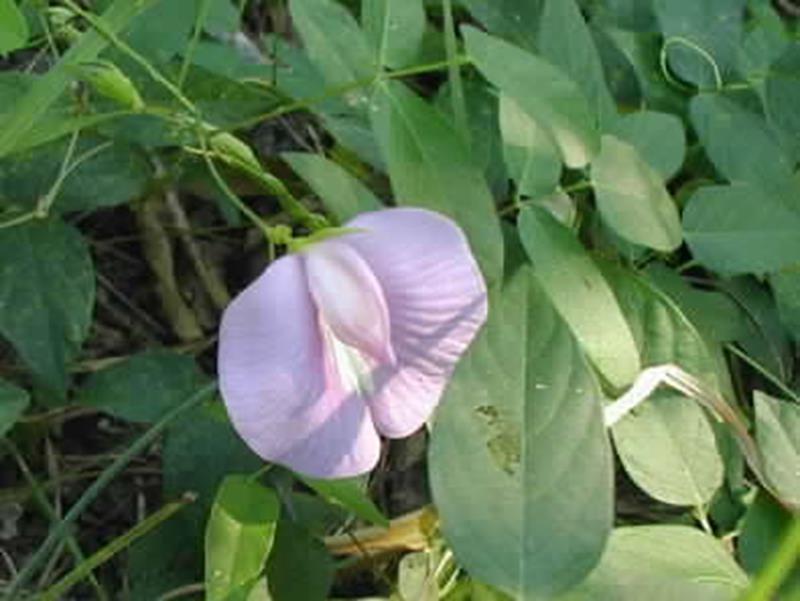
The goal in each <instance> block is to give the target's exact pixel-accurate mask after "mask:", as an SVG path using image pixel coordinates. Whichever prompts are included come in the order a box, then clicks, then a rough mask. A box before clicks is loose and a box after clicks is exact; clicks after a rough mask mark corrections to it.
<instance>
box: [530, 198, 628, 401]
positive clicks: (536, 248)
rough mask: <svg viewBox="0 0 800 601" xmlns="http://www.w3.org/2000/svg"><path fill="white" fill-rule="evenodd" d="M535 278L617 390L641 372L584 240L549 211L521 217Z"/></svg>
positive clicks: (622, 321)
mask: <svg viewBox="0 0 800 601" xmlns="http://www.w3.org/2000/svg"><path fill="white" fill-rule="evenodd" d="M519 233H520V238H521V239H522V244H523V246H524V247H525V251H526V252H527V254H528V257H529V258H530V260H531V262H532V263H533V266H534V273H535V275H536V279H537V280H538V281H539V282H540V283H541V285H542V287H543V288H544V291H545V292H546V293H547V295H548V297H550V300H551V301H552V302H553V305H554V306H555V308H556V310H557V311H558V312H559V313H560V314H561V317H562V318H563V319H564V321H566V323H567V325H568V326H569V327H570V329H571V330H572V332H573V334H574V335H575V338H577V339H578V342H579V343H580V344H581V346H582V347H583V350H584V351H585V352H586V354H587V355H588V357H589V359H590V360H591V361H592V363H594V365H595V366H596V367H597V369H598V370H600V372H601V373H602V374H603V375H604V376H605V377H606V378H607V379H608V381H609V382H611V384H612V385H614V386H616V387H618V388H619V387H623V386H626V385H627V384H630V383H631V382H632V381H633V380H634V378H635V377H636V376H637V374H638V373H639V370H640V368H641V364H640V362H639V351H638V350H637V348H636V343H635V341H634V338H633V335H632V333H631V330H630V328H629V327H628V323H627V322H626V321H625V317H624V316H623V314H622V311H621V309H620V307H619V305H618V304H617V300H616V298H614V293H613V292H612V291H611V288H610V287H609V286H608V283H606V281H605V279H604V278H603V276H602V274H601V273H600V270H599V269H598V268H597V266H596V265H595V263H594V262H593V261H592V259H591V257H590V256H589V254H588V253H587V252H586V250H585V249H584V248H583V247H582V246H581V244H580V242H578V240H577V239H576V238H575V237H574V236H573V235H572V233H571V232H570V231H569V230H568V229H567V228H565V227H564V226H563V225H561V224H560V223H558V222H557V221H556V220H555V218H553V217H552V216H551V215H550V214H549V213H548V212H547V211H545V210H544V209H541V208H534V207H528V208H526V209H523V211H522V212H521V213H520V219H519Z"/></svg>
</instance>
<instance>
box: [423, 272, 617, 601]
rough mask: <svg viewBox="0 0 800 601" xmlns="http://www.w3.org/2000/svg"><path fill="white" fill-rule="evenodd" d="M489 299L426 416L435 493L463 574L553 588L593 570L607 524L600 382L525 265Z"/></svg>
mask: <svg viewBox="0 0 800 601" xmlns="http://www.w3.org/2000/svg"><path fill="white" fill-rule="evenodd" d="M564 269H565V271H566V270H567V269H568V268H566V267H565V268H564ZM490 305H491V306H492V311H491V312H490V314H489V320H488V322H487V323H486V325H485V326H484V328H483V330H482V331H481V334H480V336H479V338H478V340H477V341H476V342H475V343H474V344H473V345H472V347H471V348H470V350H469V351H468V353H467V356H466V357H464V359H462V360H461V362H460V363H459V364H458V366H457V368H456V371H455V374H454V376H453V379H452V381H451V382H450V385H449V387H448V389H447V392H446V393H445V398H444V400H443V403H442V405H441V406H440V408H439V410H438V412H437V415H436V419H435V421H434V425H433V432H432V437H431V448H430V455H429V467H430V481H431V488H432V492H433V498H434V501H435V503H436V506H437V508H438V510H439V514H440V517H441V521H442V529H443V533H444V536H445V539H446V540H447V542H448V543H449V544H450V545H451V546H452V548H453V551H454V552H455V554H456V556H457V557H458V558H459V561H460V563H461V564H462V565H463V566H464V568H465V569H466V570H467V571H469V573H470V574H471V575H473V576H475V577H476V578H479V579H481V580H483V581H485V582H487V583H488V584H491V585H493V586H496V587H498V588H501V589H503V590H504V591H506V592H508V593H509V594H511V595H512V596H513V597H514V598H517V599H533V598H537V599H538V598H543V599H551V598H553V596H554V595H555V594H556V593H558V592H560V591H563V590H565V589H566V588H568V587H570V586H572V585H574V584H576V583H577V582H579V581H581V580H582V579H583V578H584V577H585V575H586V574H587V572H588V571H589V570H591V569H592V567H593V566H594V565H595V564H596V562H597V561H598V559H599V557H600V554H601V552H602V549H603V547H604V545H605V540H606V537H607V536H608V533H609V531H610V528H611V524H612V513H613V511H612V502H613V483H612V480H613V478H612V463H611V456H610V453H609V446H608V440H607V435H606V432H605V428H604V426H603V422H602V415H601V412H600V406H599V404H598V399H599V398H600V397H599V395H600V391H599V389H598V385H597V382H596V380H595V378H594V376H593V374H592V370H591V369H590V368H589V366H588V365H587V363H586V361H585V359H584V357H583V354H582V352H581V350H580V348H579V347H578V345H577V343H576V342H575V340H574V339H573V337H572V335H571V334H570V331H569V328H568V327H567V325H566V324H565V323H564V322H563V321H562V320H561V319H560V317H559V316H558V314H557V313H556V311H555V309H554V307H553V305H552V304H551V303H550V301H549V300H548V298H547V296H546V295H545V294H544V293H543V292H542V290H541V289H540V288H539V287H538V286H537V285H536V283H535V278H534V277H533V275H532V273H531V270H530V268H529V267H525V266H523V267H521V268H519V269H518V270H517V271H516V272H515V273H514V275H513V276H511V278H510V280H508V281H506V282H505V284H504V286H503V287H502V288H496V289H494V291H493V293H492V298H491V299H490ZM465 466H468V469H465Z"/></svg>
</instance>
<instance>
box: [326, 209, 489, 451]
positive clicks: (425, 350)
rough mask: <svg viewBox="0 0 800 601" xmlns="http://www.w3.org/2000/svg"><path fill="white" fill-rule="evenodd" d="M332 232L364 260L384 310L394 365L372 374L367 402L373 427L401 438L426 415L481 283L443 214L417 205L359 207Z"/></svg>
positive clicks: (483, 301) (467, 330)
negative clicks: (341, 230)
mask: <svg viewBox="0 0 800 601" xmlns="http://www.w3.org/2000/svg"><path fill="white" fill-rule="evenodd" d="M347 227H353V228H358V229H362V230H364V232H358V233H354V234H349V235H347V236H344V237H342V238H339V239H338V240H340V241H341V242H342V243H346V244H348V245H350V246H351V247H352V248H354V249H355V250H356V251H357V252H358V253H359V255H360V256H361V257H362V258H363V259H364V260H365V261H366V262H367V264H368V265H369V267H370V268H371V270H372V272H373V273H374V274H375V277H376V278H377V279H378V282H379V283H380V286H381V288H382V289H383V293H384V297H385V299H386V304H387V306H388V309H389V317H390V326H391V341H392V347H393V349H394V352H395V355H396V358H397V364H396V365H395V366H382V367H380V368H379V369H378V370H377V373H376V375H375V382H376V392H375V393H374V394H373V395H372V396H371V397H370V398H369V399H368V400H367V402H368V404H369V407H370V411H371V413H372V418H373V421H374V422H375V426H376V427H377V429H378V431H379V432H381V433H382V434H384V435H386V436H388V437H391V438H400V437H403V436H407V435H409V434H411V433H412V432H414V431H415V430H416V429H418V428H419V427H420V426H421V425H422V424H423V423H424V422H425V421H426V420H427V419H428V417H429V416H430V414H431V412H432V411H433V409H434V408H435V407H436V405H437V403H438V402H439V399H440V398H441V396H442V393H443V392H444V389H445V387H446V386H447V382H448V381H449V379H450V376H451V375H452V372H453V369H454V368H455V364H456V362H457V361H458V359H459V357H460V356H461V355H462V354H463V353H464V351H465V350H466V349H467V347H468V346H469V344H470V343H471V342H472V339H473V338H474V337H475V335H476V334H477V332H478V330H479V329H480V327H481V325H483V322H484V321H485V320H486V314H487V298H486V285H485V283H484V281H483V277H482V275H481V273H480V271H479V269H478V266H477V264H476V262H475V259H474V257H473V256H472V253H471V251H470V249H469V246H468V244H467V241H466V238H465V237H464V234H463V233H462V232H461V230H460V229H459V228H458V226H456V225H455V223H453V222H452V221H451V220H450V219H448V218H446V217H444V216H442V215H439V214H438V213H434V212H431V211H426V210H422V209H410V208H398V209H390V210H384V211H376V212H372V213H364V214H362V215H360V216H358V217H356V218H355V219H354V220H352V221H351V222H349V223H348V224H347Z"/></svg>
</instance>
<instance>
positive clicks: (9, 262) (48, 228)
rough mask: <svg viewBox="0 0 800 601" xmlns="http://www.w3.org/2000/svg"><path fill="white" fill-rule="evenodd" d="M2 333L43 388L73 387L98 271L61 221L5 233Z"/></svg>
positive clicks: (0, 235)
mask: <svg viewBox="0 0 800 601" xmlns="http://www.w3.org/2000/svg"><path fill="white" fill-rule="evenodd" d="M0 257H3V263H4V265H3V269H0V333H2V334H3V336H5V337H6V338H7V339H8V340H9V342H11V344H13V345H14V348H15V349H16V350H17V352H18V353H19V355H20V357H21V358H22V360H23V361H24V362H25V363H27V364H28V367H29V368H30V369H31V371H32V372H33V373H34V374H35V375H36V376H37V378H38V379H39V380H40V381H41V383H42V384H43V385H45V386H46V387H48V388H49V389H50V390H52V391H53V393H54V394H56V395H57V396H63V394H64V393H65V392H66V388H67V381H68V376H67V365H68V363H69V361H70V360H71V359H72V358H73V357H74V356H75V354H76V353H77V351H78V349H79V348H80V345H81V343H82V342H83V339H84V338H85V337H86V335H87V334H88V332H89V325H90V323H91V317H92V308H93V306H94V290H95V288H94V286H95V284H94V268H93V266H92V259H91V256H90V255H89V250H88V248H87V247H86V243H85V242H84V240H83V238H82V237H81V235H80V234H79V233H78V232H77V231H76V230H74V229H73V228H72V227H70V226H68V225H66V224H65V223H63V222H62V221H60V220H59V219H48V220H46V221H36V222H29V223H26V224H24V225H20V226H17V227H11V228H5V229H0Z"/></svg>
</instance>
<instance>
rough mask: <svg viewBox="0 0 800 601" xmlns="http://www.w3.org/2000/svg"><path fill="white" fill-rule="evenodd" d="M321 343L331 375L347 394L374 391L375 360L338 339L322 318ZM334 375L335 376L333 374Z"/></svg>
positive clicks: (363, 394) (370, 392)
mask: <svg viewBox="0 0 800 601" xmlns="http://www.w3.org/2000/svg"><path fill="white" fill-rule="evenodd" d="M320 322H321V323H320V329H321V330H322V339H323V344H324V345H325V349H326V354H327V356H328V359H329V361H330V368H331V371H330V372H329V373H330V374H331V375H333V374H338V379H339V381H340V382H341V384H342V387H343V388H344V391H345V392H346V393H347V394H357V395H359V396H361V397H364V398H366V397H368V396H370V395H371V394H372V393H373V392H375V380H374V378H373V372H374V369H375V362H374V361H373V360H372V359H370V358H369V357H368V356H367V355H365V354H364V353H362V352H361V351H359V350H358V349H357V348H355V347H352V346H350V345H349V344H345V343H344V342H342V341H341V340H339V339H338V338H337V337H336V335H335V334H334V333H333V330H331V328H330V326H329V325H328V324H326V323H325V321H324V320H322V319H321V320H320ZM334 377H335V376H334Z"/></svg>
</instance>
